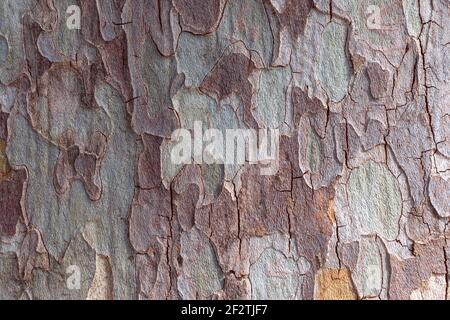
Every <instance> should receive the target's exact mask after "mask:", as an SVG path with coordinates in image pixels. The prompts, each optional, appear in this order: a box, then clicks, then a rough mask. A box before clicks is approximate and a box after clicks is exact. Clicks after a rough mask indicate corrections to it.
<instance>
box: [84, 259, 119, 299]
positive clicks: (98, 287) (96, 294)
mask: <svg viewBox="0 0 450 320" xmlns="http://www.w3.org/2000/svg"><path fill="white" fill-rule="evenodd" d="M113 289H114V287H113V276H112V270H111V264H110V263H109V259H108V257H106V256H102V255H99V254H97V256H96V258H95V275H94V279H93V280H92V284H91V287H90V288H89V292H88V295H87V300H112V299H113V298H114V297H113Z"/></svg>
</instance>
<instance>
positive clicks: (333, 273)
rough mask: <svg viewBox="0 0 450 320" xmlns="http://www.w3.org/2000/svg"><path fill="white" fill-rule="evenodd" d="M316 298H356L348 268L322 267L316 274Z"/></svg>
mask: <svg viewBox="0 0 450 320" xmlns="http://www.w3.org/2000/svg"><path fill="white" fill-rule="evenodd" d="M315 296H316V299H319V300H356V299H357V298H358V297H357V295H356V292H355V289H354V287H353V283H352V280H351V278H350V272H349V270H348V269H322V270H320V271H319V272H318V273H317V275H316V289H315Z"/></svg>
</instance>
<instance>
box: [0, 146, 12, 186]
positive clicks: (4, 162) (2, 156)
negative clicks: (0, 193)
mask: <svg viewBox="0 0 450 320" xmlns="http://www.w3.org/2000/svg"><path fill="white" fill-rule="evenodd" d="M9 171H10V167H9V163H8V158H7V157H6V143H5V141H3V140H2V139H0V179H2V177H4V176H5V175H7V174H8V173H9Z"/></svg>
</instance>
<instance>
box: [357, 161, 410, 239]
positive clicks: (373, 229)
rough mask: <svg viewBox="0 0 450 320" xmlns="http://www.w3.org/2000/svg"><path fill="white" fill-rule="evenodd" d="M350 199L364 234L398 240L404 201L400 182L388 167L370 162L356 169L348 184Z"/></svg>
mask: <svg viewBox="0 0 450 320" xmlns="http://www.w3.org/2000/svg"><path fill="white" fill-rule="evenodd" d="M348 199H349V204H350V210H351V212H352V215H353V216H354V217H355V218H356V219H358V221H359V225H360V227H361V232H362V234H367V235H372V234H379V235H380V236H381V237H382V238H384V239H386V240H395V239H396V238H397V235H398V230H399V225H398V220H399V219H400V215H401V210H402V200H401V195H400V190H399V187H398V182H397V180H396V179H395V177H394V176H393V175H392V174H391V173H390V172H389V170H388V169H387V168H386V167H385V166H383V165H381V164H377V163H375V162H373V161H369V162H367V163H366V164H364V165H363V166H362V167H359V168H356V169H354V170H353V171H352V173H351V175H350V179H349V181H348Z"/></svg>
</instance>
